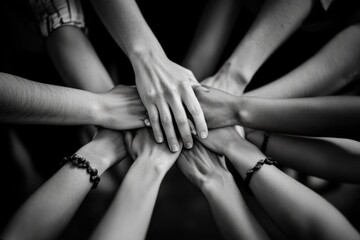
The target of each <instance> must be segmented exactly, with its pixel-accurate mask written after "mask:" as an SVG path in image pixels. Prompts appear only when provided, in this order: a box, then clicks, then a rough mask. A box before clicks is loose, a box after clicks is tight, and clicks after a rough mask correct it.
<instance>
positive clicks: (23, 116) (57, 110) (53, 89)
mask: <svg viewBox="0 0 360 240" xmlns="http://www.w3.org/2000/svg"><path fill="white" fill-rule="evenodd" d="M0 92H1V93H2V94H0V113H1V114H0V121H1V122H11V123H26V124H50V125H97V126H103V127H107V128H112V129H131V128H138V127H142V126H144V123H143V120H144V118H145V109H144V107H143V105H142V103H141V101H140V98H139V97H138V94H137V91H136V89H135V88H131V87H126V86H118V87H116V88H114V89H112V90H111V91H109V92H107V93H105V94H95V93H90V92H86V91H82V90H77V89H72V88H66V87H61V86H54V85H49V84H43V83H38V82H33V81H30V80H27V79H23V78H21V77H17V76H13V75H10V74H6V73H0ZM128 104H129V105H131V107H129V106H128ZM119 116H122V118H119Z"/></svg>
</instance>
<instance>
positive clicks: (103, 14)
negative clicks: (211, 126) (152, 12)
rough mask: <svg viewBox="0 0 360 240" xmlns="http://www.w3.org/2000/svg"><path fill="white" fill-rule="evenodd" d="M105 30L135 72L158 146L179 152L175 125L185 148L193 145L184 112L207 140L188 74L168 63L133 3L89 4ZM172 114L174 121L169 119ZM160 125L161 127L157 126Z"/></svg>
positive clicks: (131, 0) (109, 0)
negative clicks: (159, 143)
mask: <svg viewBox="0 0 360 240" xmlns="http://www.w3.org/2000/svg"><path fill="white" fill-rule="evenodd" d="M92 3H93V5H94V7H95V10H96V11H97V12H98V14H99V16H100V18H101V19H102V21H103V22H104V24H105V26H106V27H107V29H108V30H109V32H110V33H111V35H112V36H113V38H114V39H115V41H116V42H117V43H118V45H119V46H120V47H121V48H122V49H123V51H124V52H125V54H126V55H127V56H128V57H129V59H130V61H131V63H132V66H133V68H134V72H135V82H136V86H137V89H138V91H139V95H140V97H141V99H142V101H143V103H144V105H145V108H146V109H147V112H148V114H149V119H150V122H151V126H152V129H153V132H154V136H155V139H156V141H157V142H162V141H163V140H164V135H163V132H162V130H161V127H160V125H162V127H163V129H164V132H165V137H166V139H167V141H168V145H169V148H170V149H171V151H173V152H177V151H179V149H180V148H179V143H178V140H177V138H176V134H175V128H174V126H176V125H177V127H178V129H179V132H180V135H181V138H182V141H183V143H184V146H185V147H186V148H191V147H192V144H193V140H192V136H191V132H190V126H189V123H188V119H187V115H186V110H185V109H187V110H188V111H189V113H190V115H191V116H192V117H193V119H194V123H195V127H196V129H197V131H198V134H199V135H200V136H203V137H206V136H207V125H206V122H205V119H204V116H203V113H202V110H201V107H200V104H199V103H198V101H197V99H196V97H195V94H194V92H193V90H192V89H191V85H192V84H195V77H194V75H193V74H192V72H191V71H189V70H188V69H185V68H183V67H181V66H179V65H178V64H176V63H174V62H172V61H170V60H169V59H168V58H167V56H166V54H165V52H164V51H163V49H162V47H161V45H160V43H159V42H158V40H157V39H156V37H155V36H154V34H153V33H152V31H151V29H150V28H149V26H148V25H147V23H146V21H145V19H144V18H143V16H142V15H141V12H140V10H139V8H138V6H137V4H136V2H135V1H134V0H107V1H97V0H92ZM171 112H172V113H173V116H174V118H173V117H172V115H171ZM160 123H161V124H160Z"/></svg>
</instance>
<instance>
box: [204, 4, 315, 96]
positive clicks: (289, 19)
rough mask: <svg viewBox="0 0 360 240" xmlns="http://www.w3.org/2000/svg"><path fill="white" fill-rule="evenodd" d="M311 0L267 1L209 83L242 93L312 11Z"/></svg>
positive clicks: (236, 93) (238, 93) (207, 82)
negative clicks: (261, 67)
mask: <svg viewBox="0 0 360 240" xmlns="http://www.w3.org/2000/svg"><path fill="white" fill-rule="evenodd" d="M311 7H312V0H305V1H303V0H295V1H294V0H276V1H266V2H265V4H264V5H263V7H262V9H261V10H260V12H259V15H258V16H257V17H256V19H255V21H254V23H253V24H252V25H251V27H250V29H249V30H248V32H247V33H246V35H245V37H244V38H243V40H242V41H241V42H240V44H239V45H238V47H237V48H236V49H235V51H234V52H233V54H232V55H231V56H230V58H229V59H228V60H227V61H226V62H225V64H224V66H223V67H222V68H221V69H220V71H219V72H218V73H217V74H216V75H215V76H213V77H211V78H209V79H207V80H206V83H205V84H207V85H210V86H212V87H216V88H220V89H221V90H223V91H227V92H230V93H233V94H235V95H241V94H242V92H243V90H244V88H245V87H246V85H247V84H248V83H249V82H250V80H251V79H252V77H253V76H254V75H255V73H256V71H257V70H258V69H259V68H260V66H261V65H262V64H263V63H264V62H265V61H266V60H267V59H268V58H269V57H270V55H271V54H272V53H273V52H274V51H275V50H276V49H277V48H278V47H279V46H280V45H281V44H282V43H283V42H284V41H285V40H286V39H287V38H288V37H289V36H290V35H291V34H292V33H293V32H294V31H295V30H296V29H297V28H298V27H299V26H300V24H301V23H302V22H303V21H304V19H305V18H306V17H307V16H308V14H309V13H310V10H311Z"/></svg>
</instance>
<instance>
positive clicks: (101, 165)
mask: <svg viewBox="0 0 360 240" xmlns="http://www.w3.org/2000/svg"><path fill="white" fill-rule="evenodd" d="M77 154H78V155H80V156H82V157H84V158H86V159H87V160H88V161H89V162H90V165H91V167H93V168H96V169H97V170H98V174H99V175H101V174H102V173H104V171H105V170H107V169H108V168H109V167H110V166H111V165H113V164H115V163H116V162H119V160H121V159H123V158H124V157H125V155H126V154H127V152H126V149H125V147H124V143H123V136H122V134H121V133H119V132H112V131H110V130H101V132H100V133H99V134H98V135H97V136H96V138H95V139H94V140H93V141H92V142H90V143H88V144H87V145H85V146H83V147H82V148H81V149H80V150H78V151H77ZM100 184H101V183H100ZM91 187H92V183H91V182H90V181H89V174H87V173H86V170H85V169H79V168H74V167H72V166H71V165H70V164H69V163H68V164H66V165H64V166H63V167H62V168H61V169H60V170H59V171H58V172H57V173H56V174H55V175H54V176H52V177H51V178H50V179H49V180H48V181H47V182H46V183H45V184H44V185H43V186H41V187H40V188H39V189H38V190H37V191H36V192H35V193H34V194H33V195H32V196H30V198H29V199H28V200H27V201H26V202H25V203H24V204H23V205H22V206H21V207H20V209H19V210H18V211H17V212H16V213H15V215H14V216H13V218H12V219H11V220H10V222H9V224H8V226H7V227H6V228H5V231H4V233H3V234H2V236H4V239H34V240H35V239H36V240H38V239H53V238H56V237H57V236H58V235H59V234H60V233H61V232H62V231H63V230H64V228H65V227H66V225H67V224H68V223H69V221H70V220H71V218H72V217H73V216H74V214H75V212H76V210H77V208H78V207H79V206H80V204H81V202H82V201H83V199H84V198H85V196H86V195H87V193H88V192H89V190H90V188H91Z"/></svg>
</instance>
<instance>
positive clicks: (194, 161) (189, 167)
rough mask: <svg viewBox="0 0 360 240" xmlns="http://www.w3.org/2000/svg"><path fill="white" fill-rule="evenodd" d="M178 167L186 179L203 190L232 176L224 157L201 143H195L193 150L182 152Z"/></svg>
mask: <svg viewBox="0 0 360 240" xmlns="http://www.w3.org/2000/svg"><path fill="white" fill-rule="evenodd" d="M177 165H178V167H179V168H180V170H181V172H182V173H183V174H184V175H185V177H186V178H187V179H189V180H190V182H192V183H193V184H194V185H195V186H197V187H198V188H199V189H201V190H203V189H204V188H207V186H208V185H209V184H212V183H213V182H214V181H215V182H217V181H218V180H219V179H222V178H223V177H224V176H225V175H226V176H227V175H228V174H230V173H229V172H228V169H227V167H226V163H225V159H224V157H220V156H218V155H216V154H214V153H213V152H211V151H209V150H208V149H206V148H205V147H204V146H203V145H202V144H201V143H199V142H195V144H194V147H193V148H192V149H191V150H188V151H182V153H181V155H180V157H179V159H178V161H177Z"/></svg>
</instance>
